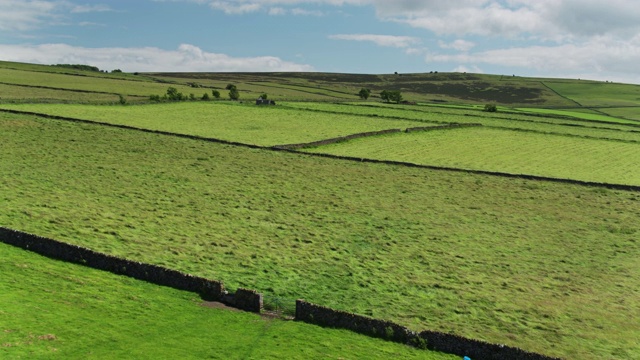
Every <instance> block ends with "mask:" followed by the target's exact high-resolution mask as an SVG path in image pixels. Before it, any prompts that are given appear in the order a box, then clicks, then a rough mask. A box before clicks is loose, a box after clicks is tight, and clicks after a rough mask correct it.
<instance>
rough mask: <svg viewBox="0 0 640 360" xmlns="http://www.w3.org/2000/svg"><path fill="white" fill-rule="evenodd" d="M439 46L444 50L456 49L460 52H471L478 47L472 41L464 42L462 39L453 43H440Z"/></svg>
mask: <svg viewBox="0 0 640 360" xmlns="http://www.w3.org/2000/svg"><path fill="white" fill-rule="evenodd" d="M438 45H439V46H440V47H441V48H443V49H454V50H458V51H469V50H471V49H472V48H473V47H474V46H476V44H475V43H473V42H471V41H466V40H462V39H458V40H456V41H454V42H452V43H445V42H444V41H438Z"/></svg>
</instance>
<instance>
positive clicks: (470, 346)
mask: <svg viewBox="0 0 640 360" xmlns="http://www.w3.org/2000/svg"><path fill="white" fill-rule="evenodd" d="M296 320H298V321H302V322H306V323H309V324H315V325H320V326H325V327H331V328H339V329H348V330H351V331H354V332H357V333H360V334H363V335H369V336H375V337H380V338H384V339H387V340H390V341H394V342H399V343H402V344H407V345H412V346H416V347H420V348H425V347H426V348H427V349H429V350H434V351H440V352H444V353H448V354H454V355H458V356H468V357H470V358H471V359H482V360H505V359H509V360H558V358H553V357H549V356H545V355H541V354H536V353H531V352H527V351H524V350H522V349H518V348H514V347H510V346H505V345H497V344H490V343H487V342H484V341H479V340H472V339H467V338H464V337H462V336H457V335H452V334H444V333H440V332H435V331H423V332H421V333H416V332H414V331H411V330H409V329H408V328H406V327H404V326H401V325H398V324H395V323H393V322H390V321H385V320H378V319H372V318H370V317H367V316H362V315H356V314H352V313H349V312H346V311H340V310H334V309H331V308H328V307H324V306H320V305H315V304H311V303H308V302H306V301H304V300H298V301H297V302H296Z"/></svg>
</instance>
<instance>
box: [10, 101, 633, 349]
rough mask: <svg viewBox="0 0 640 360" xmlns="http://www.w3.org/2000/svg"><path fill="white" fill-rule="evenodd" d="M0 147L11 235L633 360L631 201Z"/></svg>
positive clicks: (165, 154)
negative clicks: (55, 241)
mask: <svg viewBox="0 0 640 360" xmlns="http://www.w3.org/2000/svg"><path fill="white" fill-rule="evenodd" d="M170 106H173V105H170ZM140 108H143V107H140ZM230 108H232V109H235V108H238V109H241V107H230ZM0 151H1V152H2V154H3V156H2V157H1V158H0V201H1V202H3V205H4V206H3V209H4V210H3V211H1V212H0V224H3V225H4V226H7V227H11V228H15V229H18V230H23V231H28V232H31V233H36V234H39V235H43V236H48V237H52V238H56V239H59V240H62V241H67V242H70V243H75V244H79V245H83V246H86V247H90V248H92V249H95V250H98V251H102V252H106V253H109V254H114V255H119V256H124V257H127V258H131V259H135V260H140V261H145V262H150V263H155V264H160V265H164V266H168V267H171V268H174V269H178V270H181V271H185V272H188V273H191V274H197V275H201V276H205V277H208V278H212V279H220V280H223V281H224V282H225V283H226V284H228V286H229V287H230V288H231V289H235V287H238V286H242V287H248V288H253V289H257V290H259V291H262V292H264V293H266V294H271V295H275V296H280V297H284V298H290V299H295V298H305V299H307V300H309V301H312V302H315V303H319V304H323V305H326V306H331V307H334V308H338V309H344V310H348V311H353V312H356V313H360V314H364V315H370V316H374V317H378V318H384V319H390V320H394V321H396V322H398V323H400V324H403V325H407V326H410V327H412V328H414V329H432V330H440V331H445V332H453V333H456V334H459V335H463V336H467V337H471V338H476V339H482V340H487V341H490V342H494V343H504V344H507V345H513V346H518V347H522V348H524V349H526V350H529V351H537V352H541V353H544V354H548V355H557V356H563V357H566V358H582V359H600V358H609V359H629V358H636V357H639V356H640V353H639V352H638V349H639V348H638V346H637V339H638V338H640V327H639V326H638V325H637V323H636V322H633V321H629V319H636V318H640V312H639V309H640V302H639V300H638V299H640V296H639V295H640V294H639V293H638V289H639V288H640V284H639V283H638V279H640V267H639V263H638V262H637V258H638V254H639V253H640V247H639V246H640V244H639V243H638V242H637V240H636V238H637V234H639V233H640V227H639V226H638V222H637V219H638V218H640V195H638V194H637V193H634V192H626V191H614V190H606V189H600V188H589V187H582V186H578V185H568V184H556V183H550V182H540V181H526V180H521V179H507V178H500V177H494V176H481V175H471V174H464V173H458V172H447V171H431V170H425V169H417V168H404V167H399V166H386V165H381V164H368V163H358V162H345V161H336V160H333V159H326V158H317V157H311V156H307V155H303V154H290V153H282V152H272V151H265V150H260V149H247V148H242V147H234V146H227V145H220V144H215V143H209V142H203V141H196V140H189V139H182V138H175V137H171V136H164V135H156V134H150V133H142V132H136V131H130V130H124V129H117V128H108V127H104V126H99V125H91V124H78V123H70V122H65V121H53V120H45V119H38V118H36V117H33V116H21V115H11V114H6V113H3V114H0ZM41 332H42V333H49V332H50V331H49V330H44V331H41ZM34 333H35V334H36V335H37V336H40V332H37V333H36V332H35V331H34ZM56 336H58V335H57V334H56ZM11 341H20V340H11Z"/></svg>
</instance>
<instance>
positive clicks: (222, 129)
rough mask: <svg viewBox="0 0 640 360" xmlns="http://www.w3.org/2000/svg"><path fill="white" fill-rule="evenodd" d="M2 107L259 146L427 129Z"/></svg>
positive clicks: (286, 114)
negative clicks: (362, 133)
mask: <svg viewBox="0 0 640 360" xmlns="http://www.w3.org/2000/svg"><path fill="white" fill-rule="evenodd" d="M0 108H5V109H13V110H22V111H31V112H37V113H44V114H49V115H57V116H64V117H71V118H77V119H83V120H91V121H99V122H105V123H109V124H117V125H128V126H133V127H139V128H144V129H150V130H161V131H168V132H173V133H178V134H188V135H197V136H201V137H208V138H215V139H221V140H227V141H234V142H240V143H245V144H251V145H260V146H273V145H282V144H290V143H306V142H311V141H317V140H323V139H327V138H334V137H338V136H345V135H350V134H355V133H361V132H367V131H376V130H386V129H395V128H401V129H406V128H408V127H416V126H428V124H425V123H423V122H417V121H412V120H394V119H377V118H371V117H366V116H358V115H350V116H349V115H347V116H340V117H336V116H327V115H326V114H321V113H316V112H305V111H300V110H295V109H287V108H281V107H272V106H261V107H257V106H254V105H251V106H242V105H239V104H231V103H217V102H182V103H169V104H149V105H144V106H104V105H95V106H87V105H61V104H20V105H9V104H6V105H0ZM432 125H435V124H432Z"/></svg>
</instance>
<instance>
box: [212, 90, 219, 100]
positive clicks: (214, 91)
mask: <svg viewBox="0 0 640 360" xmlns="http://www.w3.org/2000/svg"><path fill="white" fill-rule="evenodd" d="M211 95H213V97H214V98H216V99H220V91H218V90H215V89H213V90H211Z"/></svg>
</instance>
